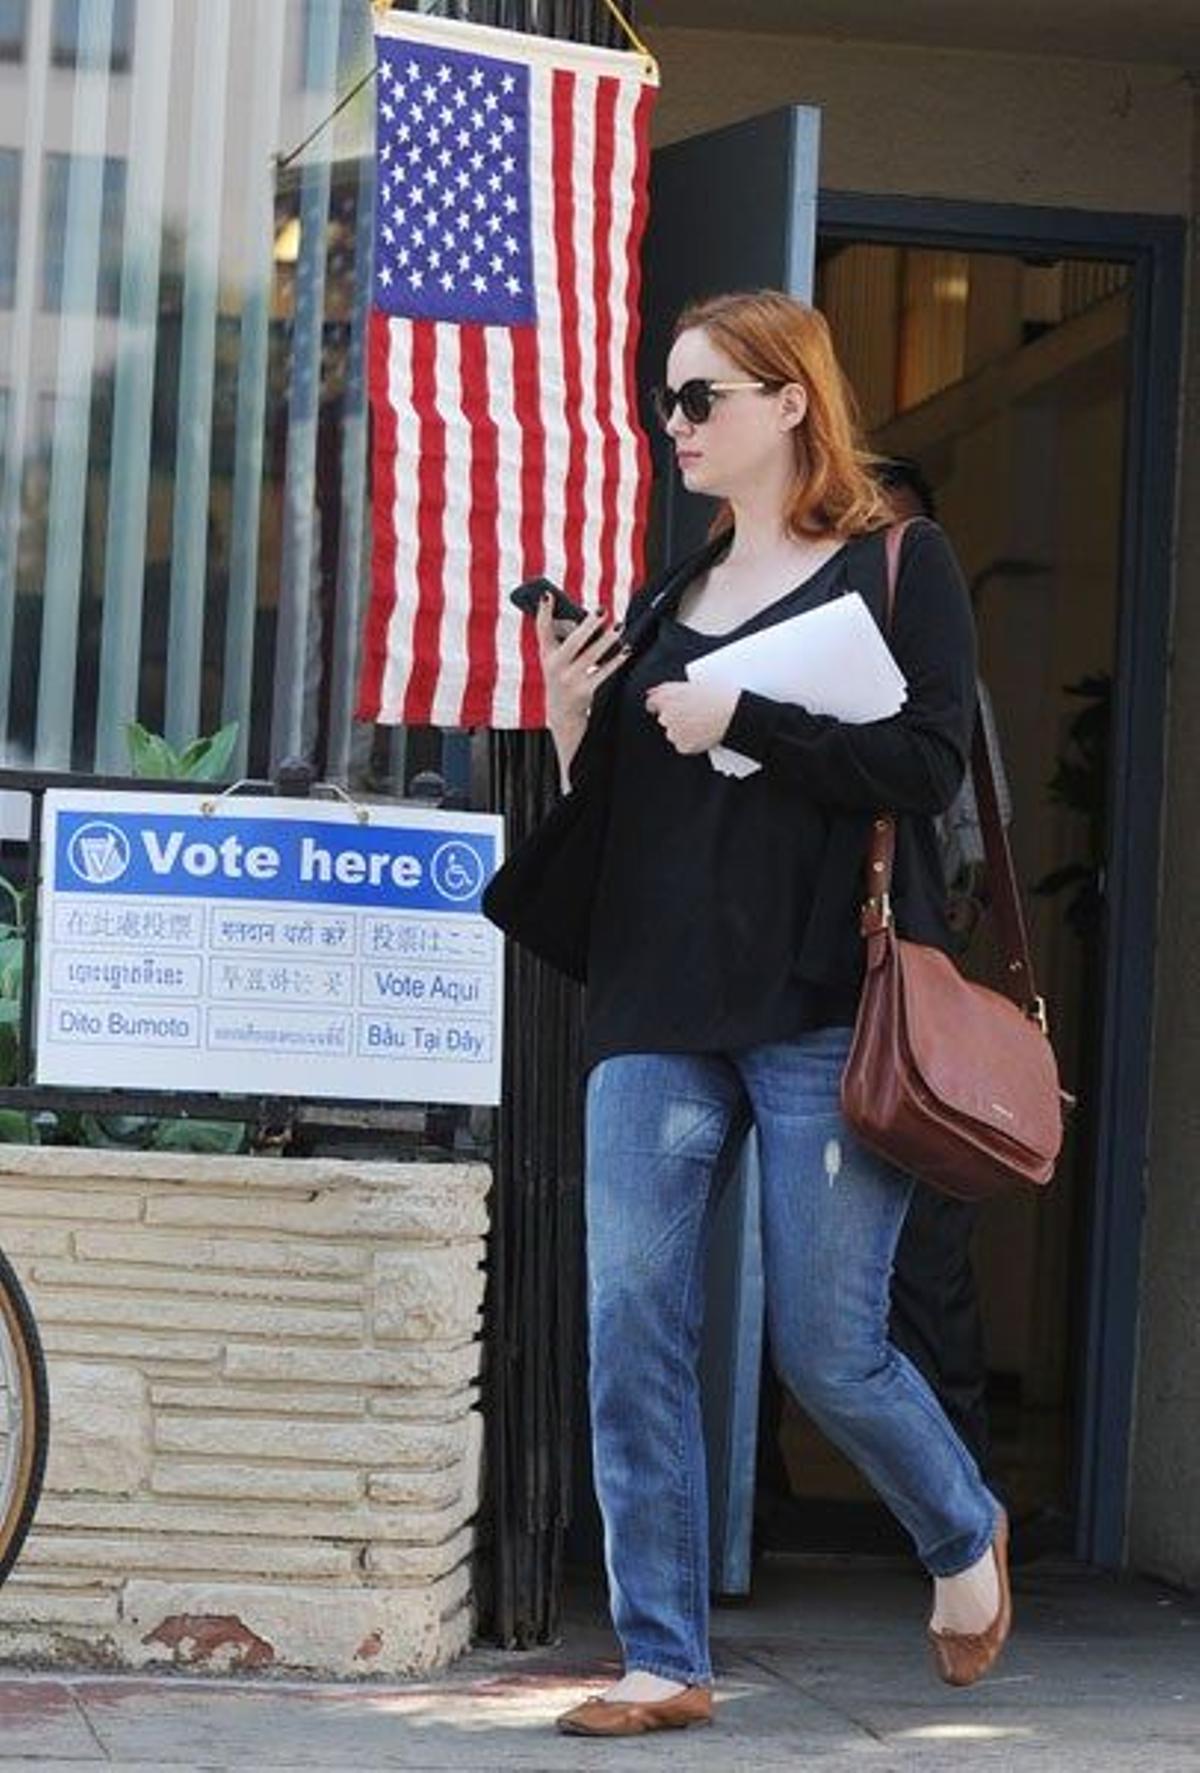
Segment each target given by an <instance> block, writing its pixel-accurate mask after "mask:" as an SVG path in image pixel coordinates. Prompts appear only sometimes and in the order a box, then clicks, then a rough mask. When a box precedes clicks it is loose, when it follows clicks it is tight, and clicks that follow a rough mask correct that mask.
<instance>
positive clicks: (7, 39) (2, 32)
mask: <svg viewBox="0 0 1200 1773" xmlns="http://www.w3.org/2000/svg"><path fill="white" fill-rule="evenodd" d="M25 4H26V0H0V62H19V61H20V60H21V59H22V58H23V56H24V54H25Z"/></svg>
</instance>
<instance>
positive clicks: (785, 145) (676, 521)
mask: <svg viewBox="0 0 1200 1773" xmlns="http://www.w3.org/2000/svg"><path fill="white" fill-rule="evenodd" d="M819 124H820V116H819V113H818V112H817V111H815V110H812V109H811V108H809V107H807V106H801V105H796V106H792V107H790V108H788V109H787V110H783V111H774V112H771V113H770V114H769V115H768V116H765V117H755V118H751V119H750V120H749V121H748V122H746V123H738V124H734V125H732V126H731V127H730V128H728V129H720V130H715V131H713V132H712V133H711V134H708V135H703V136H694V137H692V138H691V139H689V140H688V141H684V142H679V143H676V144H674V145H673V146H671V147H666V148H660V149H659V150H658V151H657V153H656V154H655V155H654V157H653V162H652V168H651V184H650V223H649V228H648V231H647V236H646V247H645V256H644V264H645V293H644V299H643V308H642V321H643V334H642V365H641V368H642V374H641V383H642V386H643V387H650V386H652V385H653V384H654V383H655V382H657V381H660V380H661V379H662V365H663V362H664V359H665V357H666V354H667V349H668V345H669V342H670V331H671V326H672V323H673V321H674V319H675V316H676V315H677V314H678V312H679V310H680V309H681V308H682V307H683V306H684V304H685V303H686V302H688V301H689V300H692V299H694V298H696V297H699V296H703V295H709V294H716V293H718V292H719V291H721V290H725V289H748V288H755V287H764V288H772V289H783V290H786V291H787V292H788V294H790V295H795V296H799V297H800V298H801V300H803V301H810V300H811V299H812V288H813V270H814V264H815V250H816V208H817V153H818V141H819ZM643 416H644V419H645V422H646V425H647V429H648V431H649V433H650V436H651V438H652V439H653V448H654V452H655V470H656V472H655V490H656V500H657V504H656V508H655V511H654V514H653V521H652V526H651V537H650V545H651V552H652V555H653V557H655V558H656V559H659V560H667V559H674V558H677V557H678V556H679V555H681V554H684V553H686V552H687V550H688V549H689V548H693V547H696V546H698V545H699V543H700V542H701V541H702V540H703V538H704V534H705V531H706V529H707V527H708V523H709V519H710V517H711V513H712V506H711V502H710V501H709V500H707V499H703V498H698V497H696V496H694V495H692V494H690V493H686V492H684V491H683V489H682V487H681V485H680V483H679V479H678V477H677V475H676V473H675V467H674V463H673V461H672V459H671V452H670V450H669V448H667V447H666V439H665V438H664V437H663V436H662V434H661V432H660V431H659V430H658V428H657V426H656V425H655V424H654V423H653V419H652V415H651V414H650V413H649V412H648V411H647V412H646V413H645V414H644V415H643ZM712 1251H713V1254H712V1260H711V1265H710V1272H709V1291H708V1314H707V1319H706V1329H705V1349H704V1361H703V1371H704V1414H705V1435H706V1440H707V1444H708V1467H709V1496H710V1517H711V1524H712V1585H713V1588H714V1590H715V1591H716V1592H717V1593H718V1594H725V1595H740V1594H745V1593H747V1592H748V1591H749V1587H750V1554H751V1533H752V1526H753V1513H754V1482H755V1462H756V1447H757V1429H758V1393H759V1377H760V1368H761V1360H762V1346H763V1303H764V1301H763V1274H762V1254H761V1245H760V1239H759V1227H758V1172H757V1164H756V1157H755V1150H754V1140H753V1137H751V1138H750V1139H749V1140H748V1141H747V1143H746V1146H745V1147H744V1149H743V1152H742V1154H741V1156H740V1159H739V1161H738V1167H737V1172H736V1174H735V1175H733V1176H732V1177H730V1178H729V1180H728V1183H727V1185H726V1187H725V1189H724V1192H723V1197H722V1201H721V1206H720V1208H719V1212H718V1216H717V1219H716V1221H715V1223H714V1227H713V1240H712Z"/></svg>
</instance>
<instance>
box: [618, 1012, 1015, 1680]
mask: <svg viewBox="0 0 1200 1773" xmlns="http://www.w3.org/2000/svg"><path fill="white" fill-rule="evenodd" d="M849 1041H850V1031H849V1029H845V1028H827V1029H821V1030H818V1031H816V1032H814V1033H810V1034H805V1035H802V1036H801V1037H800V1038H799V1039H797V1040H791V1041H782V1042H776V1043H772V1044H770V1045H764V1046H758V1047H751V1048H747V1049H744V1050H742V1051H740V1052H733V1053H712V1054H709V1053H661V1054H656V1053H632V1054H622V1055H619V1056H618V1057H616V1058H612V1059H605V1060H603V1061H602V1062H601V1063H600V1064H599V1065H597V1066H596V1067H595V1068H594V1070H593V1071H592V1073H591V1075H590V1077H589V1079H588V1088H587V1240H588V1309H589V1354H590V1375H591V1377H590V1390H591V1406H592V1443H593V1456H594V1463H595V1480H596V1493H597V1497H598V1499H599V1503H600V1509H601V1513H602V1515H603V1517H604V1536H605V1560H606V1564H607V1569H608V1579H609V1593H610V1600H611V1606H612V1614H613V1623H614V1625H615V1627H616V1631H617V1635H618V1637H619V1638H620V1641H621V1646H622V1649H623V1651H624V1656H625V1666H626V1668H642V1669H647V1670H649V1671H650V1672H651V1673H654V1674H658V1675H661V1676H663V1677H664V1678H665V1679H668V1680H674V1681H683V1682H687V1683H689V1684H702V1683H706V1682H708V1681H710V1680H711V1679H712V1669H711V1664H710V1662H709V1652H708V1495H707V1486H706V1477H705V1454H704V1438H703V1429H702V1425H701V1417H700V1391H699V1382H698V1378H697V1360H698V1354H699V1346H700V1334H701V1327H702V1321H703V1313H704V1299H703V1279H704V1274H705V1264H706V1260H707V1243H708V1230H709V1226H710V1223H711V1219H712V1214H713V1209H714V1206H715V1202H716V1196H717V1191H718V1188H719V1186H720V1179H721V1176H722V1174H723V1173H725V1172H726V1171H727V1169H728V1166H727V1165H724V1164H722V1162H721V1158H722V1153H723V1151H725V1150H726V1149H727V1148H728V1146H729V1143H730V1139H731V1136H732V1137H736V1135H737V1132H738V1129H739V1126H741V1125H744V1124H745V1116H746V1112H747V1109H748V1110H749V1112H750V1114H752V1115H753V1118H754V1122H755V1125H756V1126H757V1129H758V1139H759V1167H760V1172H761V1177H762V1236H763V1261H764V1267H765V1279H766V1296H767V1326H768V1332H769V1335H770V1341H771V1350H772V1354H773V1357H774V1361H775V1366H776V1368H777V1369H778V1372H779V1375H780V1378H781V1379H782V1380H783V1382H784V1384H785V1385H786V1386H787V1387H788V1389H789V1390H790V1391H791V1392H792V1393H793V1394H794V1396H795V1397H797V1398H798V1399H799V1400H800V1402H801V1403H802V1404H803V1406H804V1408H805V1409H806V1410H807V1411H808V1413H809V1415H810V1416H811V1417H812V1418H813V1419H814V1420H815V1421H816V1422H817V1423H818V1424H819V1426H820V1427H821V1428H822V1430H823V1431H824V1432H825V1434H826V1435H828V1437H829V1439H830V1440H832V1441H834V1442H835V1443H836V1444H837V1445H838V1446H839V1447H840V1448H841V1449H842V1451H843V1452H844V1453H846V1454H847V1455H848V1456H849V1457H850V1458H851V1459H852V1460H853V1461H854V1463H855V1464H856V1465H857V1466H858V1468H859V1470H860V1471H861V1472H862V1473H863V1474H864V1476H865V1477H867V1478H868V1479H869V1480H870V1482H871V1483H872V1484H873V1485H874V1487H875V1489H876V1490H877V1491H878V1492H879V1494H880V1496H881V1497H882V1498H883V1500H884V1501H885V1502H886V1503H887V1504H888V1506H889V1507H890V1508H891V1510H892V1512H893V1513H894V1514H895V1515H896V1517H897V1518H898V1519H899V1520H900V1521H901V1522H902V1524H903V1525H904V1526H905V1527H906V1528H907V1530H908V1531H909V1533H910V1534H911V1535H912V1539H913V1542H914V1544H915V1546H916V1550H917V1555H918V1556H919V1557H920V1559H921V1561H922V1563H923V1564H924V1565H925V1567H926V1569H927V1570H929V1571H930V1572H931V1573H932V1574H934V1575H938V1576H950V1575H954V1574H956V1573H957V1572H958V1571H960V1570H965V1569H967V1568H968V1567H969V1566H970V1565H971V1564H973V1563H975V1562H976V1560H977V1559H978V1558H981V1557H982V1556H983V1555H984V1553H985V1552H986V1550H987V1549H988V1546H989V1545H990V1544H991V1541H992V1537H993V1535H994V1532H995V1528H996V1521H997V1516H998V1505H997V1503H996V1501H995V1498H994V1497H993V1496H992V1495H991V1494H990V1493H989V1491H988V1490H987V1488H986V1486H985V1485H984V1483H983V1480H982V1478H981V1477H980V1474H979V1469H978V1467H977V1465H976V1464H975V1461H974V1460H973V1459H972V1457H971V1455H970V1454H969V1453H968V1451H967V1449H966V1448H965V1447H964V1446H963V1444H962V1442H961V1441H960V1440H959V1439H958V1437H957V1435H956V1434H955V1433H954V1430H953V1429H952V1428H951V1426H950V1424H949V1422H948V1421H947V1419H946V1417H945V1415H944V1414H943V1412H942V1409H941V1407H940V1405H939V1404H938V1402H937V1400H936V1398H935V1397H934V1394H933V1392H932V1391H931V1390H930V1389H929V1387H928V1385H927V1384H926V1383H925V1381H924V1379H923V1378H922V1377H921V1375H920V1374H919V1373H918V1372H917V1370H916V1368H915V1367H913V1366H912V1365H911V1364H910V1363H909V1362H908V1361H907V1360H906V1359H905V1358H904V1356H903V1355H902V1354H900V1353H899V1352H898V1351H897V1350H896V1349H895V1348H894V1347H893V1346H892V1345H891V1343H890V1342H889V1341H888V1339H887V1322H888V1288H889V1279H890V1275H891V1267H892V1256H893V1253H894V1251H895V1248H896V1242H897V1239H898V1238H899V1235H900V1229H901V1226H902V1225H903V1223H904V1214H905V1211H906V1209H907V1206H908V1199H909V1194H910V1192H911V1187H912V1184H911V1182H910V1180H909V1179H908V1178H907V1177H906V1176H904V1175H902V1174H901V1173H900V1172H899V1171H898V1170H895V1169H893V1168H892V1167H891V1166H890V1165H888V1164H886V1163H884V1162H882V1161H881V1160H880V1159H878V1158H876V1157H874V1156H873V1155H872V1154H871V1153H870V1152H868V1151H866V1150H865V1149H864V1148H863V1147H862V1146H861V1145H859V1144H857V1143H856V1142H855V1140H854V1139H853V1137H852V1135H851V1134H850V1132H849V1130H848V1129H847V1127H846V1124H845V1122H844V1121H843V1119H842V1116H841V1110H840V1106H839V1100H838V1086H839V1081H840V1078H841V1073H842V1068H843V1065H844V1064H845V1059H846V1053H847V1050H848V1046H849Z"/></svg>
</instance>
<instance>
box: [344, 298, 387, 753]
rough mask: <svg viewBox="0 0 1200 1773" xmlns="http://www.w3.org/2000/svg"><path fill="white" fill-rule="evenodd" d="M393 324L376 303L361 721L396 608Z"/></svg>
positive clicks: (371, 710) (376, 707)
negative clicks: (368, 592)
mask: <svg viewBox="0 0 1200 1773" xmlns="http://www.w3.org/2000/svg"><path fill="white" fill-rule="evenodd" d="M388 345H389V328H388V319H387V316H386V314H381V313H380V312H379V310H378V309H377V308H372V310H371V313H370V316H369V321H368V332H367V381H368V388H369V391H370V397H371V423H372V427H373V435H372V446H371V447H372V455H371V469H372V474H371V481H372V489H373V491H372V499H373V537H374V540H373V546H372V551H371V606H370V609H369V611H368V613H367V624H366V631H365V633H364V635H363V662H362V670H361V673H360V676H359V691H358V707H357V708H356V709H355V714H354V718H355V719H356V720H376V719H377V718H378V716H379V712H380V702H381V699H382V696H383V674H384V672H385V671H386V669H387V662H388V629H389V627H390V625H391V620H392V611H393V610H394V609H395V607H396V501H395V488H396V429H397V422H396V411H395V408H394V407H393V406H392V402H391V399H390V396H389V388H388Z"/></svg>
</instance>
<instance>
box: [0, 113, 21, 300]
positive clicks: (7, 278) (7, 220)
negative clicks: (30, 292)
mask: <svg viewBox="0 0 1200 1773" xmlns="http://www.w3.org/2000/svg"><path fill="white" fill-rule="evenodd" d="M20 220H21V155H20V152H19V150H18V149H16V148H0V308H11V307H12V305H13V297H14V295H15V293H16V287H17V229H18V226H19V224H20Z"/></svg>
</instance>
